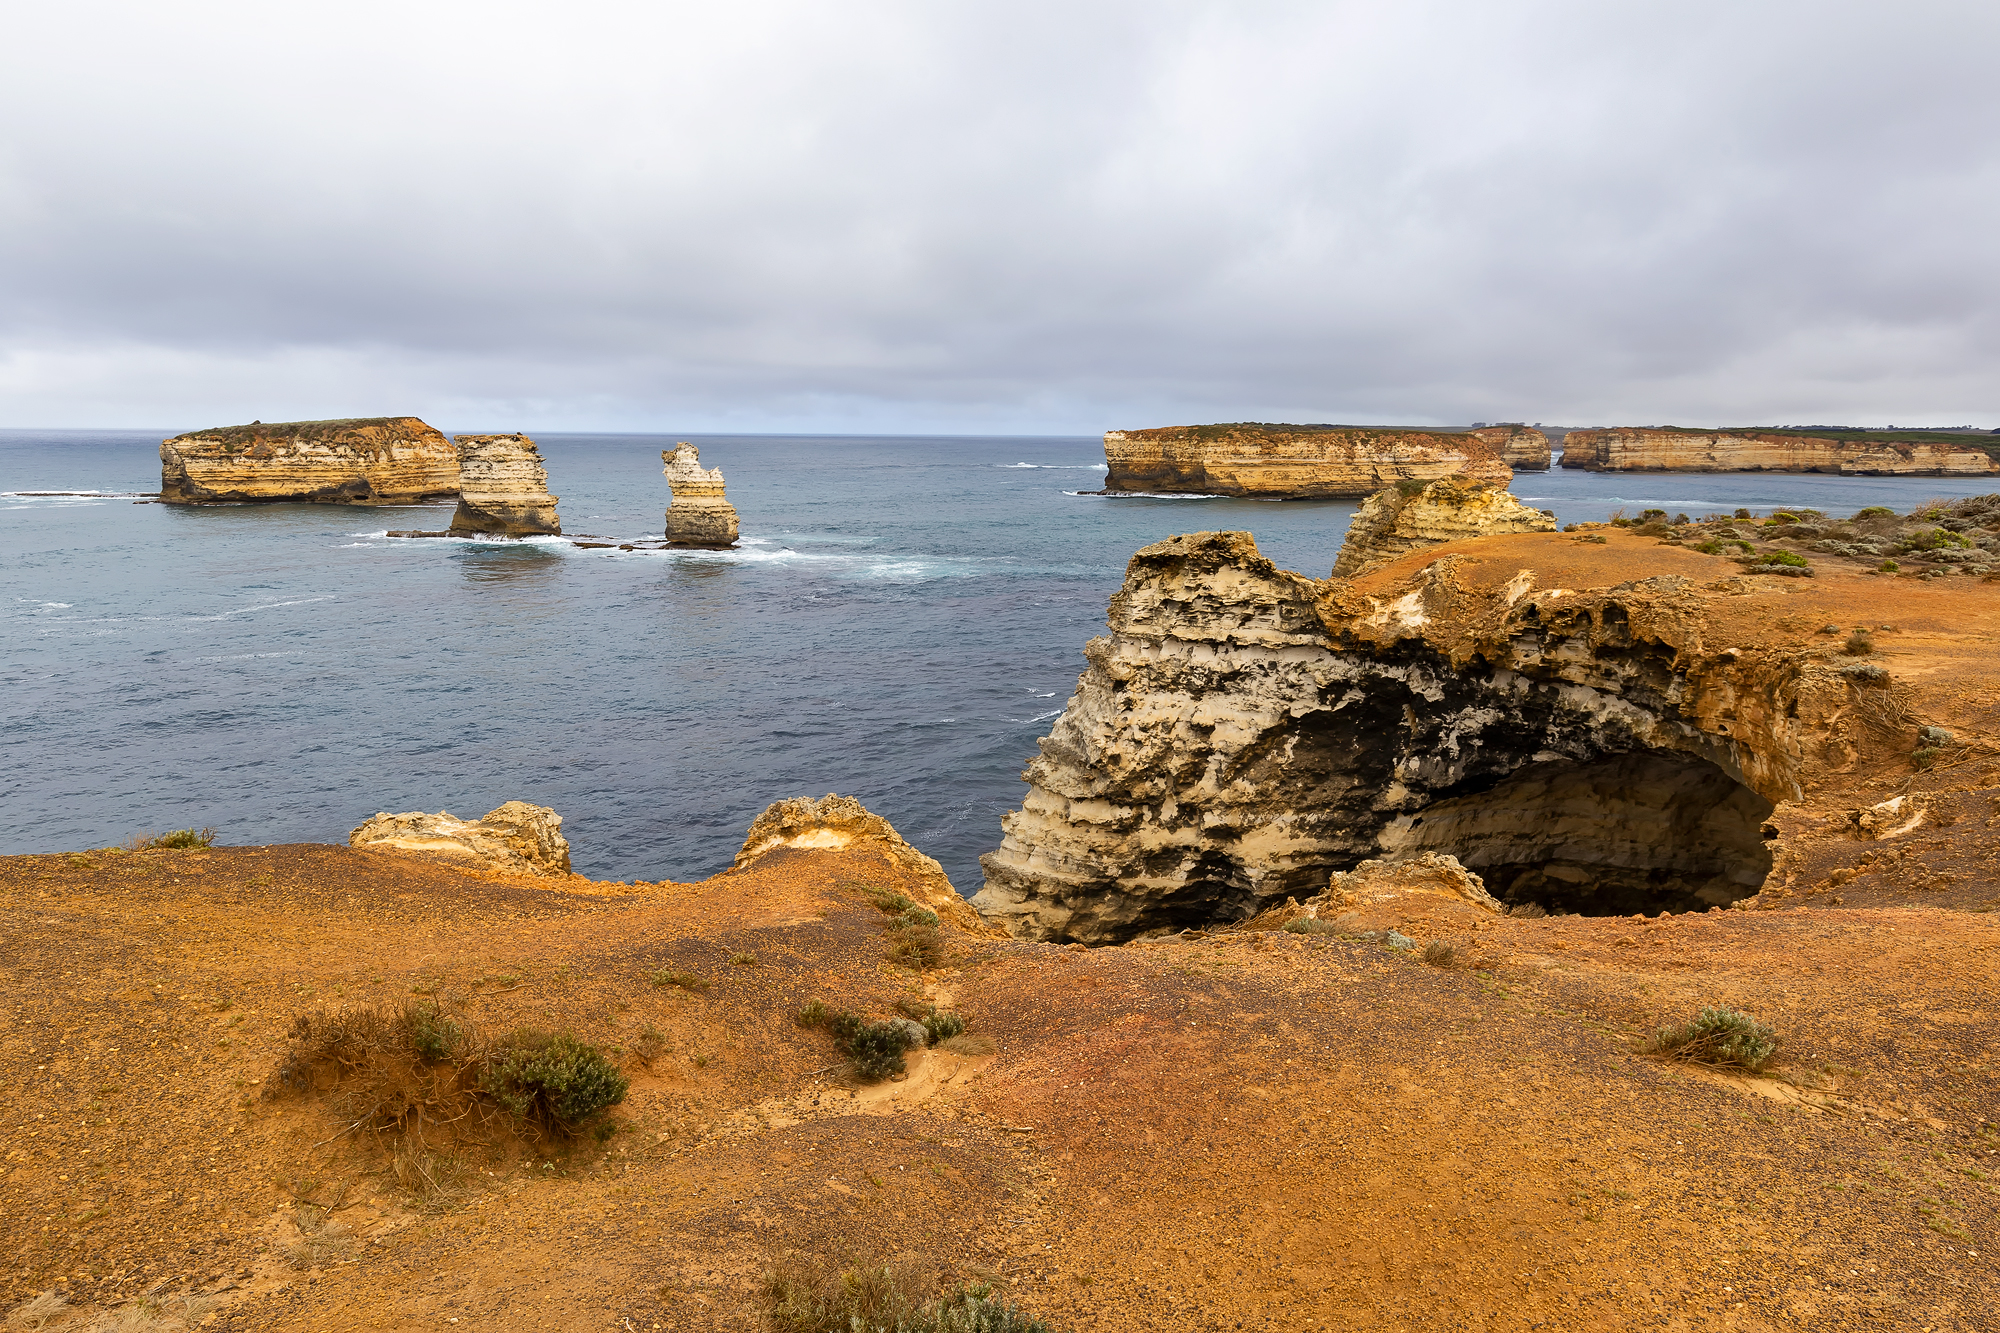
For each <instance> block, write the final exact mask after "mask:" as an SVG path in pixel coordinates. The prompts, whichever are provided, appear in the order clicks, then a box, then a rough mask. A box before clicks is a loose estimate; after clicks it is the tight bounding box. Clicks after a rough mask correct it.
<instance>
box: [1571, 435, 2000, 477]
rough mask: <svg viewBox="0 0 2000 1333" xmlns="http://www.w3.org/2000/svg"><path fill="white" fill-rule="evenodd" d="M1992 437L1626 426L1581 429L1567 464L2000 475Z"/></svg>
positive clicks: (1621, 468) (1601, 468)
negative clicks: (1989, 443)
mask: <svg viewBox="0 0 2000 1333" xmlns="http://www.w3.org/2000/svg"><path fill="white" fill-rule="evenodd" d="M1986 438H1988V437H1981V436H1973V435H1954V434H1948V433H1945V432H1940V431H1933V432H1921V431H1910V432H1895V433H1887V432H1885V433H1867V434H1863V433H1860V432H1844V433H1843V432H1827V433H1825V434H1820V435H1807V434H1787V433H1784V432H1779V431H1700V430H1675V429H1672V428H1652V427H1636V426H1622V427H1618V428H1616V429H1610V430H1573V431H1570V432H1569V433H1568V434H1567V435H1566V436H1564V437H1563V456H1562V465H1563V466H1564V467H1568V468H1581V469H1583V470H1584V471H1587V472H1834V473H1840V474H1842V475H1846V476H1977V475H1980V474H1984V473H1991V472H2000V461H1996V460H1995V457H1994V455H1993V454H1992V453H1989V452H1988V451H1987V450H1986V449H1985V448H1982V447H1981V445H1980V441H1981V440H1982V439H1986Z"/></svg>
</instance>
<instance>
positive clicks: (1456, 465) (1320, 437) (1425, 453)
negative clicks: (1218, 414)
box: [1104, 422, 1548, 500]
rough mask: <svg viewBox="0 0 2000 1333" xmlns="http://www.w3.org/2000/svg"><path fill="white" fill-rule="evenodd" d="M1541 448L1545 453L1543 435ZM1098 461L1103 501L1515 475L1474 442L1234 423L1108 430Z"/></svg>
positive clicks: (1276, 493)
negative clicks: (1124, 495) (1135, 495)
mask: <svg viewBox="0 0 2000 1333" xmlns="http://www.w3.org/2000/svg"><path fill="white" fill-rule="evenodd" d="M1537 434H1539V432H1537ZM1499 438H1500V437H1497V436H1496V440H1498V439H1499ZM1542 445H1543V448H1544V449H1545V450H1546V448H1547V445H1548V441H1547V439H1546V438H1543V440H1542ZM1104 459H1105V462H1106V464H1107V465H1108V471H1107V472H1106V474H1105V478H1104V494H1106V495H1115V494H1118V493H1119V492H1163V493H1181V494H1191V495H1242V496H1261V497H1269V498H1285V499H1301V500H1303V499H1334V500H1358V499H1360V498H1362V497H1363V496H1367V495H1373V494H1374V493H1375V492H1376V491H1379V490H1381V489H1382V488H1383V487H1384V486H1390V485H1394V484H1395V483H1396V482H1399V481H1410V480H1415V481H1435V480H1437V479H1438V478H1440V477H1455V478H1461V479H1463V480H1466V481H1483V482H1488V483H1491V484H1495V485H1500V486H1504V485H1506V484H1507V481H1508V479H1509V478H1510V477H1511V476H1512V475H1513V473H1512V470H1511V469H1510V468H1509V467H1508V465H1507V464H1506V462H1504V461H1503V460H1502V459H1501V457H1500V455H1499V454H1497V453H1495V452H1494V450H1493V448H1492V447H1491V446H1490V445H1489V444H1488V442H1487V441H1486V440H1483V439H1480V438H1478V437H1476V436H1474V435H1470V434H1453V433H1451V432H1446V431H1422V430H1395V429H1389V428H1381V427H1372V426H1273V425H1262V424H1259V423H1255V422H1236V423H1232V424H1224V425H1213V426H1166V427H1160V428H1157V429H1153V430H1133V431H1116V430H1114V431H1108V432H1106V434H1105V436H1104Z"/></svg>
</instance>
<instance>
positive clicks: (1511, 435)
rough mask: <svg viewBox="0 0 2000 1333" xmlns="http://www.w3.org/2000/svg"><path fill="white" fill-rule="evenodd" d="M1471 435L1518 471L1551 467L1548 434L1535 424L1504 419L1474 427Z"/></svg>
mask: <svg viewBox="0 0 2000 1333" xmlns="http://www.w3.org/2000/svg"><path fill="white" fill-rule="evenodd" d="M1471 434H1472V438H1473V439H1475V440H1478V441H1480V442H1482V443H1483V444H1485V446H1486V447H1487V448H1488V449H1491V450H1492V451H1493V452H1494V453H1496V454H1498V455H1500V461H1501V462H1503V463H1505V464H1506V465H1507V466H1508V467H1510V468H1513V469H1514V470H1515V471H1516V472H1547V471H1548V470H1549V457H1550V452H1549V437H1548V436H1546V435H1544V434H1542V433H1541V432H1540V431H1539V430H1536V429H1535V428H1534V427H1533V426H1527V425H1523V424H1522V423H1520V422H1518V421H1503V422H1501V423H1500V424H1499V425H1497V426H1479V427H1475V428H1474V429H1473V430H1472V432H1471Z"/></svg>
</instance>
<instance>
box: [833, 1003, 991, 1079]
mask: <svg viewBox="0 0 2000 1333" xmlns="http://www.w3.org/2000/svg"><path fill="white" fill-rule="evenodd" d="M795 1021H796V1022H797V1023H798V1025H799V1026H800V1027H802V1028H820V1029H822V1030H824V1031H825V1032H827V1033H828V1034H830V1035H831V1036H832V1037H833V1040H834V1044H835V1045H836V1046H838V1047H839V1048H840V1052H841V1054H843V1055H845V1056H846V1057H847V1058H848V1059H849V1060H851V1061H853V1062H854V1073H855V1076H856V1077H858V1078H859V1079H860V1080H861V1081H862V1082H864V1083H880V1082H881V1081H882V1080H883V1079H885V1078H888V1077H889V1076H890V1075H891V1074H900V1073H902V1072H903V1052H905V1051H907V1050H909V1049H910V1048H911V1047H914V1046H921V1045H923V1044H925V1042H926V1041H929V1042H931V1043H933V1044H934V1043H937V1042H940V1041H946V1040H949V1039H950V1038H953V1037H956V1036H958V1035H959V1034H960V1033H962V1032H964V1031H965V1020H964V1019H962V1018H960V1017H959V1016H958V1015H957V1014H954V1013H950V1012H947V1011H944V1010H940V1009H937V1008H935V1007H933V1008H931V1009H930V1011H929V1012H928V1013H926V1014H925V1015H924V1017H923V1019H922V1020H921V1021H918V1020H915V1019H908V1018H891V1019H884V1020H878V1021H870V1020H869V1019H866V1018H863V1017H862V1016H861V1015H860V1014H857V1013H855V1012H854V1011H853V1010H851V1009H835V1008H833V1007H831V1006H830V1005H827V1004H823V1003H822V1002H820V1001H818V1000H809V1001H807V1002H806V1005H805V1007H804V1008H802V1009H800V1010H799V1013H798V1017H797V1019H796V1020H795Z"/></svg>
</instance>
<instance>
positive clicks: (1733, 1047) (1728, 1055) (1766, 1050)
mask: <svg viewBox="0 0 2000 1333" xmlns="http://www.w3.org/2000/svg"><path fill="white" fill-rule="evenodd" d="M1777 1048H1778V1034H1777V1033H1776V1032H1774V1031H1772V1030H1771V1029H1770V1028H1769V1027H1767V1026H1765V1025H1764V1024H1762V1023H1760V1022H1758V1021H1757V1020H1756V1019H1754V1018H1752V1017H1751V1016H1750V1015H1748V1014H1746V1013H1744V1012H1743V1011H1741V1010H1740V1009H1730V1008H1727V1007H1725V1006H1722V1005H1711V1006H1709V1007H1708V1008H1706V1009H1703V1010H1702V1011H1701V1012H1700V1013H1699V1014H1697V1015H1696V1016H1695V1018H1694V1020H1693V1021H1692V1022H1688V1023H1678V1024H1669V1025H1667V1026H1665V1027H1662V1028H1660V1029H1659V1030H1658V1031H1656V1032H1655V1033H1654V1034H1653V1036H1652V1039H1651V1040H1650V1041H1648V1042H1647V1043H1646V1049H1647V1050H1648V1051H1649V1052H1650V1053H1652V1054H1654V1055H1661V1056H1665V1057H1666V1058H1667V1059H1669V1060H1683V1061H1686V1062H1687V1063H1689V1064H1697V1065H1709V1066H1712V1067H1716V1068H1729V1067H1734V1068H1737V1069H1747V1070H1749V1071H1750V1072H1751V1073H1753V1074H1754V1073H1756V1072H1758V1071H1759V1070H1761V1069H1763V1067H1764V1066H1765V1065H1766V1064H1768V1063H1769V1062H1770V1059H1771V1055H1772V1053H1773V1052H1774V1051H1776V1050H1777Z"/></svg>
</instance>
